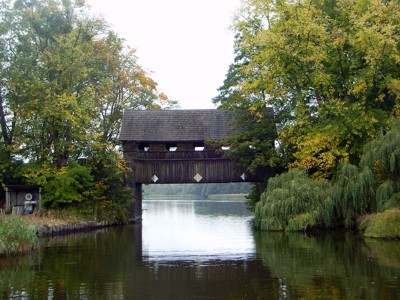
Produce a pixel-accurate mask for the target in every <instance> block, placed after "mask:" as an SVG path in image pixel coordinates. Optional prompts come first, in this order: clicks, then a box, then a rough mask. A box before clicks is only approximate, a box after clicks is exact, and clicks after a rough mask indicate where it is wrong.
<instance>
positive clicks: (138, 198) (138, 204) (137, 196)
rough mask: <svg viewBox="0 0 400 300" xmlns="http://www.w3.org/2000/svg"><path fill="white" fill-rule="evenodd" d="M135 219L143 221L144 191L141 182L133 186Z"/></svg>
mask: <svg viewBox="0 0 400 300" xmlns="http://www.w3.org/2000/svg"><path fill="white" fill-rule="evenodd" d="M133 198H134V199H133V201H134V203H133V215H132V217H133V220H134V221H135V222H141V221H142V200H143V199H142V198H143V193H142V184H141V183H136V182H135V185H134V188H133Z"/></svg>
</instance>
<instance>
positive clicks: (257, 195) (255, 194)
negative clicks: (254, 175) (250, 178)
mask: <svg viewBox="0 0 400 300" xmlns="http://www.w3.org/2000/svg"><path fill="white" fill-rule="evenodd" d="M246 199H247V206H248V207H249V208H250V209H251V210H252V211H255V209H256V205H257V203H258V202H259V201H260V199H261V191H260V184H258V183H253V184H252V187H251V192H250V194H249V195H248V196H246Z"/></svg>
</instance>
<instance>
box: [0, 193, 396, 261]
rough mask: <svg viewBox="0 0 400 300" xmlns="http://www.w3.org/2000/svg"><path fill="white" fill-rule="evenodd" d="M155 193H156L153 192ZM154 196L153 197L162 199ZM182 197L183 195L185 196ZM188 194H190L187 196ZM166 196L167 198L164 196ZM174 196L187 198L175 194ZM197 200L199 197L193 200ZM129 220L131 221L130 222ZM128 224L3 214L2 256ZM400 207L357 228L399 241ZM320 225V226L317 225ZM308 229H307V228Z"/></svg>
mask: <svg viewBox="0 0 400 300" xmlns="http://www.w3.org/2000/svg"><path fill="white" fill-rule="evenodd" d="M153 196H154V195H153ZM159 196H160V197H151V199H152V200H153V199H161V195H159ZM182 196H183V195H182ZM186 196H187V195H186ZM210 196H211V197H209V199H203V200H205V201H207V200H239V201H240V200H243V199H244V196H245V195H237V194H221V195H210ZM164 198H165V197H164ZM174 199H182V200H183V199H188V198H187V197H186V198H185V197H181V198H180V197H174ZM192 200H197V199H192ZM128 223H129V222H128ZM128 223H121V222H108V221H93V220H88V219H85V218H82V217H77V216H65V215H64V216H62V217H51V216H41V215H38V214H33V215H27V216H15V215H1V216H0V257H1V256H12V255H21V254H26V253H29V252H30V251H33V250H34V249H35V248H36V247H37V245H38V241H39V240H40V239H41V238H46V237H51V236H61V235H65V234H71V233H75V232H82V231H91V230H97V229H101V228H104V227H110V226H117V225H126V224H128ZM399 224H400V209H398V208H394V209H390V210H387V211H385V212H383V213H376V214H368V215H364V216H361V217H360V218H359V219H358V220H357V228H356V229H357V230H358V231H360V232H362V233H363V236H364V238H366V239H368V238H373V239H386V240H399V239H400V225H399ZM315 228H317V227H315ZM306 230H307V228H305V229H304V231H306Z"/></svg>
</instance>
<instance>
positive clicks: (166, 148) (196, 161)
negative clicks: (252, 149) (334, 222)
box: [120, 109, 272, 219]
mask: <svg viewBox="0 0 400 300" xmlns="http://www.w3.org/2000/svg"><path fill="white" fill-rule="evenodd" d="M271 116H272V115H271ZM231 121H232V120H231V119H230V118H229V117H228V115H227V114H226V113H225V112H224V111H222V110H217V109H201V110H157V111H156V110H152V111H144V110H128V111H126V112H125V113H124V117H123V120H122V128H121V133H120V140H121V141H122V143H123V152H124V157H125V159H126V160H127V161H128V164H129V166H130V167H131V169H132V172H131V176H130V180H129V185H130V186H131V187H132V188H133V190H134V200H135V202H134V203H135V204H134V207H133V209H132V210H133V217H134V218H135V219H140V218H141V215H142V184H165V183H167V184H168V183H228V182H261V181H262V176H261V173H260V174H250V173H249V172H248V171H247V170H246V168H238V167H237V166H235V165H234V163H233V162H232V161H231V160H230V159H229V158H227V157H226V156H224V152H223V151H221V149H218V151H217V149H215V148H212V147H210V145H209V144H208V143H207V142H208V141H212V140H222V139H225V138H227V137H229V136H231V135H232V134H233V133H234V129H233V128H232V127H231V126H230V123H231ZM271 121H272V118H271Z"/></svg>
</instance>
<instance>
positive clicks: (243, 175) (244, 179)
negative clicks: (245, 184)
mask: <svg viewBox="0 0 400 300" xmlns="http://www.w3.org/2000/svg"><path fill="white" fill-rule="evenodd" d="M240 178H242V179H243V181H246V179H247V176H246V173H243V174H242V176H240Z"/></svg>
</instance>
